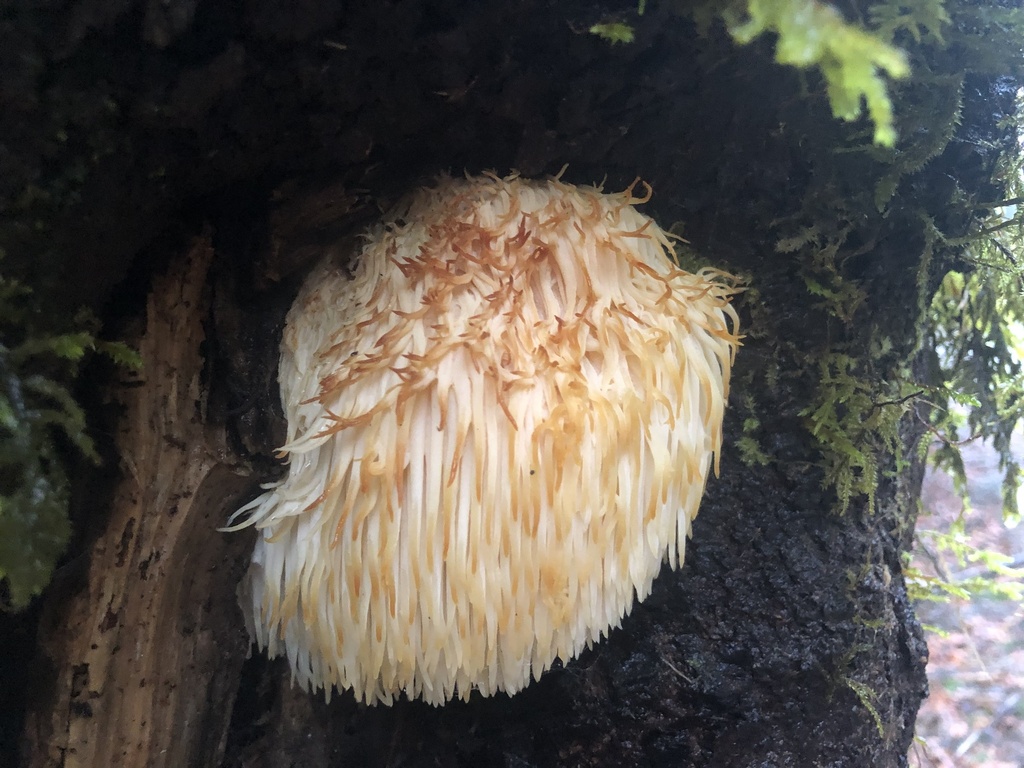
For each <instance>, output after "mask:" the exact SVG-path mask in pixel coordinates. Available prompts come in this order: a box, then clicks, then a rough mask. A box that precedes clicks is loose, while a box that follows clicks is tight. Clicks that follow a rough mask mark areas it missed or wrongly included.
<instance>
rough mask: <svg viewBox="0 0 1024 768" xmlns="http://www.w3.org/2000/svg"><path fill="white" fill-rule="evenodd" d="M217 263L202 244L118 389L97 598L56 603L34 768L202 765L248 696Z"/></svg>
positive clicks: (175, 276) (88, 594)
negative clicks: (206, 378)
mask: <svg viewBox="0 0 1024 768" xmlns="http://www.w3.org/2000/svg"><path fill="white" fill-rule="evenodd" d="M212 258H213V249H212V248H211V247H210V245H209V243H208V242H207V241H203V240H200V241H198V242H196V243H195V244H194V245H193V246H192V247H191V249H190V250H189V251H188V252H187V253H183V254H182V255H181V258H180V259H177V260H176V261H175V262H174V263H172V264H171V266H170V268H169V271H168V273H167V274H166V275H162V276H160V277H159V278H158V279H157V280H155V281H154V284H153V290H152V293H151V294H150V300H149V302H148V306H147V311H146V328H145V333H144V335H143V336H142V338H141V340H140V341H139V343H138V344H139V351H140V353H141V355H142V360H143V366H144V367H143V369H142V371H141V372H140V374H139V377H138V379H137V380H135V381H130V382H125V383H124V384H122V385H121V386H118V387H115V388H114V391H115V393H116V396H117V398H118V400H119V401H120V405H121V406H122V407H123V409H124V411H123V415H122V417H121V427H120V429H119V430H118V434H117V439H116V445H117V451H118V456H119V459H120V462H121V470H122V477H121V481H120V482H119V483H118V486H117V489H116V491H115V493H114V495H113V499H112V501H111V504H110V510H109V518H108V519H107V521H106V528H105V531H104V532H103V534H102V535H100V537H99V538H98V539H97V540H96V541H95V542H94V543H93V544H92V547H91V548H90V551H89V554H88V565H87V575H86V576H85V582H86V583H85V586H84V588H83V589H81V590H80V591H78V592H76V593H74V594H73V595H72V596H71V597H70V598H69V599H67V600H61V599H57V598H54V599H51V600H50V603H49V605H48V606H47V610H46V612H45V613H44V616H43V619H42V622H41V628H40V649H39V650H40V655H41V657H40V658H41V659H47V660H49V662H50V664H52V665H53V666H51V667H50V668H49V669H50V671H51V672H50V674H51V675H52V677H51V678H50V679H49V680H47V681H46V682H47V683H48V687H49V692H48V693H49V696H48V697H47V699H46V705H45V708H40V709H36V710H34V711H33V712H32V715H31V717H30V718H29V720H28V723H27V728H26V750H27V757H28V759H27V761H26V764H28V765H38V766H48V765H63V766H98V765H110V766H113V765H140V766H141V765H151V764H154V761H156V762H159V763H160V764H162V765H203V764H205V763H207V762H208V760H209V756H210V755H213V754H216V753H218V752H220V751H221V750H223V748H224V742H225V738H226V734H227V727H228V722H229V714H230V709H225V708H224V707H223V706H217V705H216V702H224V701H230V699H231V697H232V696H233V695H234V688H235V686H236V685H237V680H238V674H239V671H240V668H241V659H242V658H243V657H244V654H245V646H246V643H245V640H244V638H241V637H240V636H239V632H238V629H237V627H238V621H239V618H240V616H239V615H238V613H237V612H236V611H234V610H232V603H233V599H232V598H233V593H234V589H233V587H232V582H236V581H237V579H238V578H239V577H240V575H241V573H242V572H243V570H244V565H245V557H246V552H245V547H244V546H240V545H242V544H243V542H242V541H240V540H231V539H228V538H226V537H222V536H218V535H216V534H215V533H214V531H213V529H214V528H215V527H216V526H217V525H218V524H219V523H220V522H221V521H222V520H223V519H224V515H225V513H226V512H228V511H230V509H231V506H232V504H233V503H237V501H238V499H240V498H241V495H242V494H243V493H244V492H245V491H247V490H249V489H250V487H251V483H250V482H249V480H248V478H247V477H246V476H245V474H243V473H241V472H240V467H239V465H238V463H237V460H236V459H235V457H234V455H233V454H232V453H231V452H230V451H229V450H228V449H227V446H226V441H225V435H224V430H223V429H220V428H217V427H209V426H207V424H206V423H205V399H206V398H205V397H204V394H203V387H202V384H201V381H200V377H201V372H202V365H203V361H202V356H201V353H200V348H201V345H202V343H203V340H204V336H205V334H204V331H203V327H202V324H203V320H204V317H205V316H206V307H207V305H208V300H207V294H208V289H207V284H206V280H207V273H208V271H209V267H210V262H211V260H212ZM54 673H55V674H54ZM44 676H45V675H40V677H44Z"/></svg>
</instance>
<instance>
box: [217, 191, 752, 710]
mask: <svg viewBox="0 0 1024 768" xmlns="http://www.w3.org/2000/svg"><path fill="white" fill-rule="evenodd" d="M648 197H649V194H648ZM646 199H647V198H645V199H643V200H640V199H637V198H635V197H633V196H632V188H631V189H630V190H627V191H626V192H624V193H620V194H611V195H609V194H603V193H602V192H601V191H600V190H599V189H596V188H592V187H573V186H570V185H568V184H564V183H560V182H558V181H547V182H535V181H524V180H521V179H519V178H515V177H512V178H507V179H499V178H496V177H491V176H487V177H480V178H471V179H461V180H451V179H445V180H442V181H441V182H440V183H438V184H437V185H436V186H435V187H433V188H429V189H422V190H419V191H418V192H416V193H414V194H413V195H411V196H410V197H409V198H407V199H406V200H405V201H404V202H403V203H402V204H401V205H399V207H398V208H397V209H396V210H395V211H393V212H392V213H391V215H390V216H389V217H388V218H387V219H386V221H385V222H384V224H383V225H382V226H380V227H378V228H377V229H376V230H374V231H373V232H372V233H371V234H370V235H369V236H368V237H367V239H366V243H365V245H364V246H363V248H362V250H361V252H360V253H359V254H358V257H357V258H356V259H355V261H354V266H353V271H352V273H351V274H349V273H348V272H346V270H345V268H344V265H342V264H339V263H337V262H336V261H334V260H328V261H327V262H325V263H323V264H322V265H320V267H318V268H317V269H316V270H315V271H314V272H313V274H311V275H310V277H309V278H308V280H307V281H306V283H305V285H304V287H303V288H302V290H301V292H300V294H299V297H298V299H297V300H296V302H295V304H294V306H293V307H292V309H291V311H290V313H289V315H288V320H287V325H286V328H285V333H284V340H283V344H282V352H281V365H280V384H281V399H282V402H283V404H284V409H285V414H286V416H287V419H288V438H287V443H286V444H285V445H284V446H283V447H282V448H281V452H282V454H283V455H287V457H288V472H287V475H286V476H285V478H284V479H283V480H281V481H280V482H278V483H275V484H273V485H270V486H267V490H266V492H265V493H264V494H263V495H262V496H260V497H259V498H257V499H256V500H254V501H253V502H251V503H250V504H248V505H246V506H245V507H243V508H242V509H240V510H239V511H238V512H237V513H235V515H234V516H233V518H232V521H231V524H233V525H232V527H231V528H230V530H234V529H238V528H241V527H244V526H247V525H254V526H256V527H257V528H258V529H259V530H260V537H259V540H258V542H257V544H256V549H255V552H254V553H253V558H252V564H251V566H250V568H249V571H248V573H247V575H246V577H245V581H244V582H243V585H242V588H241V589H240V595H241V601H242V609H243V612H244V614H245V616H246V621H247V623H248V625H249V630H250V632H251V634H252V636H253V637H254V639H255V640H256V642H257V643H258V644H259V646H260V647H261V648H265V649H267V651H268V653H269V654H270V655H271V656H276V655H280V654H282V653H284V654H286V655H287V656H288V659H289V661H290V662H291V667H292V673H293V676H294V679H297V680H298V681H299V682H300V683H301V684H302V685H303V686H305V687H308V688H310V689H317V688H321V687H323V688H324V689H325V691H326V694H327V696H328V697H330V691H331V687H332V686H336V687H338V688H339V689H346V688H351V689H352V690H353V692H354V693H355V695H356V698H358V699H362V700H365V701H366V702H368V703H374V702H377V701H380V702H384V703H387V704H390V703H391V702H392V701H393V699H394V697H395V696H396V695H397V694H399V693H401V692H403V691H404V692H405V693H406V695H408V696H409V697H410V698H417V697H418V698H422V699H423V700H425V701H427V702H429V703H431V704H441V703H443V702H445V701H447V700H449V699H451V698H452V697H453V696H456V695H458V696H460V697H462V698H464V699H465V698H468V696H469V694H470V692H471V691H472V690H478V691H480V693H481V694H483V695H485V696H487V695H491V694H493V693H495V692H496V691H505V692H507V693H509V694H512V693H515V692H516V691H519V690H521V689H522V688H523V687H525V686H526V685H527V684H528V683H529V682H530V679H531V677H532V678H538V677H539V676H540V675H541V673H542V672H544V671H545V670H546V669H548V668H549V667H550V666H551V664H552V662H553V661H554V660H555V659H556V658H557V659H561V660H562V661H568V660H569V659H571V658H573V657H574V656H576V655H577V654H578V653H580V651H582V650H583V648H584V647H586V646H589V645H590V644H592V643H593V642H594V641H596V640H599V639H600V638H601V637H602V636H603V635H605V634H606V633H607V632H608V631H609V630H610V629H611V628H613V627H616V626H618V625H619V623H620V621H621V620H622V617H623V616H624V615H625V614H627V613H628V612H629V611H630V609H631V608H632V606H633V603H634V599H636V600H643V599H644V598H645V597H646V596H647V595H648V594H649V593H650V591H651V584H652V582H653V580H654V578H655V576H656V575H657V574H658V571H659V570H660V568H661V565H662V562H663V561H664V560H665V559H667V560H668V562H669V564H670V565H671V566H672V567H673V568H675V567H677V565H678V564H679V563H681V562H682V560H683V555H684V550H685V544H686V537H687V536H688V535H689V533H690V525H691V521H692V520H693V518H694V516H695V515H696V514H697V507H698V504H699V503H700V498H701V495H702V493H703V491H704V485H705V481H706V478H707V474H708V470H709V467H710V465H711V463H712V457H713V456H716V454H717V452H718V450H719V446H720V444H721V438H722V434H721V424H722V413H723V409H724V407H725V401H726V397H727V393H728V387H729V372H730V367H731V363H732V358H733V355H734V353H735V349H736V346H737V344H738V337H737V336H736V327H737V318H736V313H735V311H734V310H733V308H732V306H731V305H730V304H729V297H730V295H731V294H732V293H733V291H734V289H733V288H732V287H731V285H732V282H731V281H730V280H729V279H728V276H727V275H724V274H723V273H720V272H716V271H714V270H702V271H700V272H699V273H698V274H690V273H687V272H684V271H682V270H680V269H679V268H678V267H677V266H676V265H675V264H674V263H673V261H672V259H671V255H672V246H671V244H670V242H669V239H668V237H667V236H666V234H665V233H664V232H663V231H662V230H661V229H660V228H659V227H658V226H657V224H655V223H654V222H653V221H652V220H651V219H649V218H648V217H646V216H644V215H643V214H641V213H639V212H638V211H637V210H636V209H635V208H634V207H633V204H634V203H637V202H645V201H646ZM715 461H716V462H717V458H716V459H715ZM716 471H717V466H716ZM239 519H240V520H241V522H238V523H237V524H235V521H236V520H239Z"/></svg>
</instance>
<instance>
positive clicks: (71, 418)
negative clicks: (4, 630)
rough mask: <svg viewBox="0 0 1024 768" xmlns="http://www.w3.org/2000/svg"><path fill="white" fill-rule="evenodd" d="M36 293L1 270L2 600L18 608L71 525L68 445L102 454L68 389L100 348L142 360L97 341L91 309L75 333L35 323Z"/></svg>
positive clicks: (88, 454) (43, 580)
mask: <svg viewBox="0 0 1024 768" xmlns="http://www.w3.org/2000/svg"><path fill="white" fill-rule="evenodd" d="M32 299H33V297H32V294H31V292H30V291H29V290H28V289H27V288H25V287H24V286H22V285H20V284H19V283H18V282H16V281H14V280H9V279H5V278H3V277H2V276H0V339H2V341H0V580H2V584H3V585H5V589H6V600H4V601H3V602H0V606H3V605H4V604H6V605H7V606H8V607H11V608H14V609H15V610H17V609H20V608H23V607H25V606H26V605H27V604H28V603H29V601H30V600H31V598H32V597H33V596H34V595H36V594H38V593H39V592H40V591H41V590H42V589H43V587H45V586H46V584H47V583H48V582H49V580H50V576H51V574H52V572H53V569H54V567H55V566H56V564H57V561H58V559H59V558H60V556H61V554H62V553H63V551H64V548H65V546H66V544H67V540H68V537H69V536H70V533H71V526H70V523H69V521H68V514H67V513H68V496H69V489H68V482H67V476H66V472H65V468H64V464H65V461H66V459H67V456H68V451H67V449H66V448H65V447H64V446H66V447H67V448H70V449H71V450H72V451H74V452H77V453H78V454H79V455H80V456H82V457H84V458H85V459H86V460H88V461H91V462H94V463H95V462H98V461H99V457H98V455H97V453H96V449H95V446H94V445H93V441H92V439H91V438H90V437H89V434H88V432H87V430H86V416H85V412H84V411H83V409H82V407H81V406H80V405H79V404H78V402H77V401H76V400H75V398H74V397H73V396H72V394H71V391H70V389H69V387H70V385H71V384H72V383H73V382H74V380H75V378H76V376H77V374H78V371H79V367H80V365H81V363H82V361H83V359H84V358H85V356H86V355H87V354H88V353H89V352H93V351H98V352H100V353H102V354H105V355H107V356H108V357H110V358H112V359H114V360H115V361H116V362H118V363H120V364H123V365H129V366H133V367H138V365H139V364H140V361H139V358H138V355H137V354H135V353H134V352H133V351H132V350H130V349H128V348H127V347H125V346H124V345H123V344H117V343H109V342H101V341H98V340H97V339H96V337H95V335H94V333H93V332H92V330H90V329H89V326H90V325H92V323H90V321H89V319H88V318H87V317H84V316H80V317H78V318H76V319H75V320H74V324H75V325H76V326H77V330H73V331H71V332H69V333H52V332H47V331H43V330H40V329H37V328H35V327H33V326H32V325H31V323H30V319H31V318H32V317H33V316H34V315H35V314H36V313H35V312H34V311H33V309H34V308H33V303H32Z"/></svg>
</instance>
